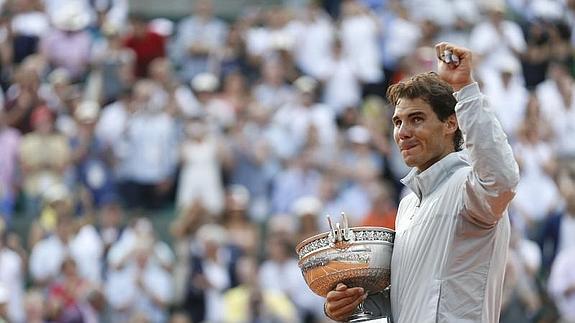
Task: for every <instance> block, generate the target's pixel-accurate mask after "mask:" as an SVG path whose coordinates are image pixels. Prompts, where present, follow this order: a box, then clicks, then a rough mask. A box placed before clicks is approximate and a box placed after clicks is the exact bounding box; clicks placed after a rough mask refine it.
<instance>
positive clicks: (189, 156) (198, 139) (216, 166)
mask: <svg viewBox="0 0 575 323" xmlns="http://www.w3.org/2000/svg"><path fill="white" fill-rule="evenodd" d="M185 133H186V135H185V139H184V141H183V142H182V144H181V147H180V160H181V163H182V166H181V171H180V173H179V179H178V191H177V196H176V206H177V207H178V208H180V209H187V208H189V207H190V206H192V204H194V203H195V202H199V203H200V204H201V205H202V207H203V208H205V209H206V211H208V212H209V213H210V214H211V215H212V216H219V215H220V213H221V212H222V211H223V209H224V186H223V179H222V165H223V164H224V163H225V158H226V157H225V156H226V153H225V152H224V146H223V143H222V142H221V140H220V139H219V137H218V136H217V135H216V134H214V133H213V132H211V131H210V129H209V126H208V124H207V120H205V119H202V118H195V119H191V120H190V121H188V122H187V123H186V125H185Z"/></svg>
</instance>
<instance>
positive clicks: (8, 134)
mask: <svg viewBox="0 0 575 323" xmlns="http://www.w3.org/2000/svg"><path fill="white" fill-rule="evenodd" d="M6 121H7V120H6V111H5V109H4V107H3V106H0V165H2V166H0V218H1V219H3V221H4V222H5V224H6V225H7V226H8V227H10V226H11V224H12V223H11V221H12V214H13V212H14V205H15V203H16V199H17V195H18V188H17V187H18V184H19V183H18V176H17V174H18V173H19V167H18V166H19V165H18V163H19V160H20V142H21V135H20V132H19V131H18V130H16V129H14V128H12V127H9V126H8V124H7V122H6Z"/></svg>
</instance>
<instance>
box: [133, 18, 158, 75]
mask: <svg viewBox="0 0 575 323" xmlns="http://www.w3.org/2000/svg"><path fill="white" fill-rule="evenodd" d="M130 25H131V27H132V30H131V33H130V34H129V35H128V36H127V38H125V39H124V46H125V47H126V48H128V49H131V50H132V51H133V52H134V53H135V55H136V66H135V75H136V77H146V76H147V75H148V65H150V63H151V62H152V61H153V60H154V59H155V58H158V57H164V56H166V40H165V39H164V37H162V36H160V35H159V34H157V33H155V32H153V31H151V30H150V29H149V28H148V20H147V19H146V18H144V17H143V16H141V15H136V14H133V15H132V16H131V17H130Z"/></svg>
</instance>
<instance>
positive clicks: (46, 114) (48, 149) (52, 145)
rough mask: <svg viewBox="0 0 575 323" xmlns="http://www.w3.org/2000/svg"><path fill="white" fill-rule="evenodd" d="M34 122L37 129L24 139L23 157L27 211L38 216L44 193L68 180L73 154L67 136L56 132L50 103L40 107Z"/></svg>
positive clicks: (22, 146) (33, 118)
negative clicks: (66, 176) (67, 174)
mask: <svg viewBox="0 0 575 323" xmlns="http://www.w3.org/2000/svg"><path fill="white" fill-rule="evenodd" d="M30 121H31V123H32V126H33V129H34V131H33V132H31V133H28V134H26V135H25V136H24V137H23V138H22V144H21V149H20V154H21V155H20V156H21V167H22V175H23V178H22V179H23V185H24V187H23V191H24V194H25V195H26V199H27V212H28V214H29V215H31V216H37V215H38V214H39V211H40V210H39V208H40V202H39V201H40V196H41V195H42V194H43V193H44V192H45V191H46V190H47V189H48V187H50V186H51V185H54V184H59V183H64V176H65V173H66V171H67V169H68V166H69V165H70V158H71V156H70V148H69V145H68V142H67V140H66V138H65V137H64V136H62V135H61V134H59V133H57V132H55V131H54V116H53V114H52V112H51V111H50V110H49V109H48V108H47V107H46V106H41V107H38V108H36V109H35V110H34V112H33V113H32V116H31V120H30Z"/></svg>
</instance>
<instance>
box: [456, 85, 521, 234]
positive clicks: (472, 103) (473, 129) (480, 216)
mask: <svg viewBox="0 0 575 323" xmlns="http://www.w3.org/2000/svg"><path fill="white" fill-rule="evenodd" d="M454 96H455V98H456V99H457V105H456V106H455V114H456V116H457V121H458V123H459V128H460V129H461V132H462V133H463V138H464V140H465V148H466V149H467V151H468V153H469V157H470V159H471V167H472V172H471V173H470V174H469V175H468V177H467V180H466V181H465V184H464V190H463V195H464V205H465V208H466V212H464V216H466V217H468V220H470V221H471V222H473V223H475V224H477V225H479V226H481V227H485V228H491V227H493V226H495V225H496V224H497V221H499V219H500V218H501V217H502V216H503V214H505V210H506V208H507V206H508V205H509V203H510V202H511V200H512V199H513V197H514V196H515V188H516V186H517V183H518V182H519V167H518V166H517V162H516V161H515V158H514V157H513V151H512V150H511V146H510V145H509V143H508V142H507V136H506V135H505V133H504V132H503V129H502V128H501V125H500V123H499V121H498V120H497V118H496V117H495V114H494V113H493V112H492V111H491V109H490V108H489V104H488V101H487V99H486V97H485V96H484V95H483V94H482V93H481V92H480V90H479V85H478V84H477V83H473V84H470V85H467V86H466V87H464V88H463V89H461V90H459V91H458V92H456V93H454Z"/></svg>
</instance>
